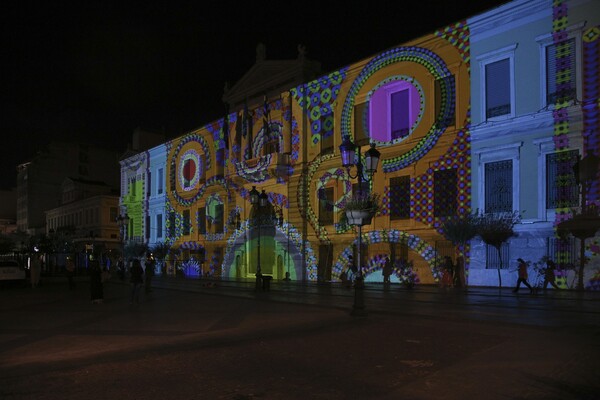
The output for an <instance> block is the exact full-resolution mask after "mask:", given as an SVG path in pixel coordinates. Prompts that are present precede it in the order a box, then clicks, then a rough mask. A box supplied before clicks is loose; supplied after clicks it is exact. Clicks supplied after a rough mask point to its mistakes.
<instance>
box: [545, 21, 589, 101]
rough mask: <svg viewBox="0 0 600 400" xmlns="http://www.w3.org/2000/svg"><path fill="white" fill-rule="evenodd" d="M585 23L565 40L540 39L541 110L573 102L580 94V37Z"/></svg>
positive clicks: (548, 36) (572, 29)
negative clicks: (560, 101)
mask: <svg viewBox="0 0 600 400" xmlns="http://www.w3.org/2000/svg"><path fill="white" fill-rule="evenodd" d="M584 25H585V23H584V22H581V23H579V24H575V25H571V26H569V27H567V28H566V33H567V36H566V39H565V40H564V41H562V42H560V43H554V37H553V36H552V34H551V33H547V34H545V35H541V36H538V37H537V38H536V41H537V42H538V43H539V45H540V61H541V62H540V78H541V82H540V85H541V88H542V90H541V100H540V102H541V104H542V107H546V106H550V105H553V104H556V103H557V102H558V101H559V99H562V101H574V100H576V99H577V98H578V97H579V96H578V94H580V93H581V91H582V87H581V74H580V72H579V71H580V66H581V65H582V60H581V53H582V49H581V35H582V30H583V28H584Z"/></svg>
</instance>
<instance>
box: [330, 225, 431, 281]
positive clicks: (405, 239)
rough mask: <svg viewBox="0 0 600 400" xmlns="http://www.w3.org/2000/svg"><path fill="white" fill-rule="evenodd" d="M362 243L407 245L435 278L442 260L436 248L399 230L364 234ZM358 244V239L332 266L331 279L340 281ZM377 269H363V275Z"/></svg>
mask: <svg viewBox="0 0 600 400" xmlns="http://www.w3.org/2000/svg"><path fill="white" fill-rule="evenodd" d="M362 243H363V244H364V245H369V244H374V243H406V244H407V245H408V247H409V248H410V249H412V250H413V251H415V252H417V253H418V254H420V255H421V257H423V259H424V260H425V261H427V263H428V264H429V267H430V269H431V273H432V275H433V276H434V277H435V276H436V275H437V274H436V270H437V268H438V265H439V263H440V262H441V260H440V259H439V257H438V256H437V253H436V251H435V248H433V247H432V246H431V245H430V244H428V243H427V242H425V241H424V240H422V239H421V238H420V237H418V236H417V235H413V234H410V233H407V232H404V231H400V230H397V229H390V230H386V229H383V230H377V231H370V232H366V233H363V234H362ZM357 244H358V238H356V239H355V240H354V242H353V243H352V244H350V245H349V246H347V247H346V248H345V249H344V250H343V251H342V252H341V253H340V255H339V257H338V259H337V260H336V262H335V263H334V264H333V266H332V270H331V277H332V279H334V280H339V279H340V274H341V273H342V272H343V271H344V270H345V269H346V267H347V266H348V265H349V264H350V258H351V257H352V253H353V252H354V246H356V245H357ZM374 271H375V269H373V270H369V269H363V275H364V276H365V277H366V276H368V275H369V274H370V273H371V272H374Z"/></svg>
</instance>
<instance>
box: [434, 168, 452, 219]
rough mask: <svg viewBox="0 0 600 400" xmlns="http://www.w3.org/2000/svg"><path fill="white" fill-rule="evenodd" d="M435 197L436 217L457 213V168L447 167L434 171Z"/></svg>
mask: <svg viewBox="0 0 600 400" xmlns="http://www.w3.org/2000/svg"><path fill="white" fill-rule="evenodd" d="M433 192H434V194H433V198H434V210H433V213H434V215H435V216H436V217H449V216H452V215H455V214H456V196H457V178H456V170H455V169H445V170H442V171H435V172H434V173H433Z"/></svg>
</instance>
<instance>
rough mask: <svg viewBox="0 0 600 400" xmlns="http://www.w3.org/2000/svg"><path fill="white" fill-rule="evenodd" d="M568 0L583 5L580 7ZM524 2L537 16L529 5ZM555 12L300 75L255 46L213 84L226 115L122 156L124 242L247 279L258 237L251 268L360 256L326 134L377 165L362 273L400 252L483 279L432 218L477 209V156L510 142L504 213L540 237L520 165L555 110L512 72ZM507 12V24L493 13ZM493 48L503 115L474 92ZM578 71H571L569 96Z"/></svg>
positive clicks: (286, 267)
mask: <svg viewBox="0 0 600 400" xmlns="http://www.w3.org/2000/svg"><path fill="white" fill-rule="evenodd" d="M529 3H532V4H531V5H529ZM558 4H561V2H560V1H559V2H558ZM577 4H582V5H581V7H583V9H582V12H584V13H585V12H586V10H585V7H588V5H589V4H588V2H585V1H582V2H577ZM528 7H532V8H533V11H535V12H533V13H531V15H528V14H530V13H529V10H530V8H528ZM555 8H556V6H553V3H552V2H551V1H535V2H526V1H516V2H513V3H510V4H509V5H506V6H503V7H500V8H497V9H494V10H492V11H490V12H489V13H484V14H482V15H480V16H477V17H474V18H472V19H471V20H469V21H466V20H465V21H460V22H457V23H455V24H452V25H451V26H448V27H445V28H442V29H439V30H437V31H435V32H433V33H432V34H429V35H426V36H423V37H420V38H416V39H414V40H412V41H410V42H406V43H403V44H400V45H398V46H396V47H393V48H390V49H387V50H385V51H383V52H380V53H377V54H375V55H374V56H372V57H369V58H367V59H364V60H360V61H358V62H356V63H354V64H351V65H348V66H344V67H342V68H339V69H338V70H335V71H333V72H330V73H328V74H318V75H315V76H313V77H309V78H307V76H308V75H310V74H311V73H314V72H316V71H317V70H318V65H317V64H315V63H314V62H312V61H310V60H308V59H307V58H306V57H305V54H304V53H305V52H304V49H303V48H302V47H299V54H298V59H297V60H290V61H280V62H272V61H270V60H267V59H266V57H265V54H264V47H263V46H259V47H258V49H257V61H256V64H255V65H254V66H253V67H252V68H251V69H250V70H249V71H248V73H247V74H246V75H245V76H244V77H242V79H241V80H240V81H239V82H238V83H236V85H234V86H233V87H232V88H231V89H226V91H225V94H224V96H223V100H224V101H225V102H226V103H227V104H228V106H229V110H230V111H229V112H227V113H226V115H225V116H224V117H222V118H220V119H217V120H215V121H213V122H210V123H208V124H206V125H204V126H202V127H200V128H198V129H196V130H194V131H192V132H189V133H187V134H185V135H182V136H180V137H178V138H176V139H173V140H170V141H168V142H166V143H164V144H162V145H160V146H156V147H154V148H152V149H150V150H149V151H148V152H145V153H138V154H135V155H132V156H131V157H128V158H125V159H124V160H122V161H121V171H122V172H121V181H122V187H121V189H122V198H121V202H120V204H121V208H122V210H121V212H122V213H125V212H127V213H128V215H129V216H130V217H131V222H130V231H131V232H132V234H131V235H130V239H132V240H142V241H145V242H148V243H150V244H156V243H160V242H165V243H168V244H169V245H170V247H171V254H170V255H169V258H168V261H167V263H168V269H167V271H169V272H170V273H174V272H175V271H176V270H180V271H183V272H184V273H185V274H191V275H194V274H203V275H204V274H209V275H213V276H220V277H223V278H231V279H235V278H237V279H242V278H253V277H254V275H255V274H256V272H257V270H256V267H257V265H258V264H259V262H258V257H259V255H258V254H259V253H258V251H257V250H258V248H259V244H260V248H261V251H260V265H261V267H262V273H263V274H265V275H271V276H273V278H274V279H283V278H285V277H286V276H289V278H290V279H292V280H301V281H338V280H340V274H341V273H342V272H343V271H345V270H346V268H347V267H348V265H349V264H350V259H351V258H354V259H355V260H356V255H357V254H359V253H358V252H357V249H356V243H357V237H356V231H355V230H354V228H350V227H348V226H346V225H344V224H342V223H341V221H340V212H339V211H340V210H341V209H342V208H343V207H344V204H345V202H346V200H347V199H348V198H349V196H350V195H351V194H352V192H353V191H356V190H357V187H356V185H357V183H356V180H355V179H351V178H350V177H349V174H348V171H347V170H346V168H344V167H342V163H341V160H340V151H339V145H340V144H341V143H342V140H343V139H344V138H345V137H349V138H351V139H352V140H353V141H354V142H355V143H356V144H358V145H359V146H363V149H364V148H365V147H364V146H367V145H369V143H374V144H375V145H376V146H377V149H378V150H379V151H380V152H381V162H380V166H379V168H378V171H377V172H376V173H375V174H374V176H373V180H372V181H371V182H370V183H369V185H367V186H369V187H368V188H367V187H365V188H364V190H371V191H374V192H377V193H379V194H380V195H381V199H382V205H383V207H382V210H381V211H380V212H379V213H378V214H377V215H376V216H375V217H374V218H373V220H372V222H371V224H370V225H367V226H365V227H363V234H362V237H361V239H362V240H361V242H362V243H363V249H362V251H360V254H361V258H362V260H360V263H361V264H362V265H363V266H364V267H365V270H364V274H365V279H366V280H367V281H377V282H381V281H382V280H383V278H382V274H381V270H382V267H383V264H384V257H385V256H386V255H389V256H390V258H391V259H392V261H398V260H402V261H410V262H412V263H413V265H414V270H415V272H416V273H417V275H418V280H419V282H421V283H426V284H427V283H434V282H436V281H437V280H438V278H439V273H440V272H439V263H440V258H441V256H444V255H450V256H451V257H452V258H453V259H456V258H458V257H463V258H464V259H465V261H466V267H467V268H468V267H469V266H470V265H472V266H473V268H472V269H471V271H470V276H469V280H470V284H473V283H476V284H480V285H494V284H496V280H492V279H491V278H490V277H488V276H487V273H486V272H487V271H486V268H485V265H484V264H482V263H485V255H486V251H485V247H484V246H482V245H481V244H479V243H477V242H474V251H473V253H471V252H470V249H469V247H468V246H467V247H458V248H457V247H454V246H452V245H451V243H450V242H448V241H447V240H446V239H445V238H444V236H443V235H442V231H441V227H440V226H441V222H442V221H443V219H444V218H445V217H449V216H454V215H465V214H469V213H471V212H473V210H474V209H484V207H482V205H481V204H485V201H484V197H482V194H481V193H480V191H481V190H482V189H481V188H485V184H486V183H485V181H484V180H483V179H482V178H481V174H482V171H485V170H486V165H487V164H488V163H491V162H496V161H503V160H505V159H508V160H514V158H513V155H514V154H515V152H516V154H518V156H517V160H519V164H518V165H517V166H516V167H515V168H513V169H512V170H511V171H512V172H511V173H512V175H511V176H512V177H514V176H515V174H517V176H518V179H519V180H518V182H523V184H519V183H518V182H517V183H515V179H513V180H512V181H511V185H512V186H511V187H512V188H515V187H516V189H513V191H511V196H512V198H513V199H514V198H515V197H516V198H517V199H520V200H518V201H513V203H511V206H510V209H511V210H513V209H514V210H522V209H524V207H523V206H525V205H527V206H528V207H527V209H528V211H527V212H526V214H525V215H524V218H525V222H529V221H530V220H534V219H535V220H536V224H523V226H522V227H519V228H518V229H519V231H520V232H521V231H523V232H524V231H529V232H530V233H528V235H531V237H538V238H539V237H542V236H543V237H545V238H547V237H548V235H549V234H550V233H551V232H552V226H553V222H554V219H555V218H557V217H550V216H549V215H551V211H550V213H548V212H547V209H544V210H541V209H540V208H539V206H538V203H539V202H540V201H541V200H539V199H538V197H537V192H538V191H539V190H545V189H539V186H538V181H539V179H542V180H541V181H540V182H545V179H546V178H539V177H538V174H537V172H534V169H533V167H536V168H537V166H538V163H539V162H540V161H539V160H540V158H539V157H538V153H539V154H541V153H540V152H544V153H550V152H551V149H550V147H551V144H552V143H554V142H556V140H555V139H556V135H557V132H558V131H559V130H560V129H562V128H559V126H561V125H560V124H561V120H560V115H562V114H561V113H558V114H560V115H558V116H557V113H556V112H553V111H547V112H543V113H539V112H537V111H538V110H540V108H543V107H545V104H544V106H539V104H537V105H535V104H534V103H535V101H537V102H538V103H539V101H540V97H541V96H542V93H546V92H542V91H541V90H540V91H537V92H536V91H534V90H532V89H531V88H527V87H526V85H527V83H526V82H528V81H529V82H530V83H531V82H533V83H534V84H535V85H536V87H538V86H537V85H539V84H540V83H539V82H540V70H542V69H541V67H540V64H539V63H540V58H539V57H540V51H541V50H540V49H542V48H545V47H543V46H544V45H545V44H546V43H547V37H546V36H544V35H547V34H550V36H549V37H550V38H553V37H554V36H553V35H552V34H553V33H554V32H553V26H556V21H555V20H553V12H556V10H555ZM587 12H588V13H591V14H593V12H591V11H590V10H587ZM596 13H597V12H596ZM538 14H539V16H538ZM506 18H507V20H508V21H510V22H511V23H507V24H503V22H502V21H504V20H505V19H506ZM471 25H473V28H472V27H471ZM595 25H596V24H590V26H595ZM530 26H531V27H530ZM533 28H535V29H533ZM473 29H474V30H475V32H473ZM590 37H591V36H590ZM580 38H581V40H583V31H582V35H581V36H580ZM536 40H537V41H536ZM522 41H528V43H526V44H525V43H524V44H521V42H522ZM529 42H531V43H529ZM515 43H517V44H516V45H515ZM535 46H538V47H535ZM521 48H523V51H522V54H521V50H520V49H521ZM595 49H596V50H595V51H597V45H596V48H595ZM534 50H535V51H534ZM548 51H552V50H548ZM591 51H592V50H589V52H591ZM506 54H508V55H509V56H508V59H509V67H510V68H514V71H516V72H510V75H509V84H510V85H511V86H510V90H509V91H508V98H509V100H510V102H509V103H508V106H509V107H508V112H507V110H506V109H505V108H506V104H504V103H502V102H498V101H496V100H497V98H492V97H486V95H487V93H488V92H489V91H491V89H490V87H492V88H493V86H488V87H486V86H484V85H483V83H482V82H486V80H485V78H483V77H482V71H483V73H487V72H488V71H492V69H493V68H492V67H498V68H496V70H498V71H500V72H499V73H504V69H505V68H506V66H505V62H504V61H502V60H504V58H506V57H505V56H506ZM590 54H591V53H590ZM596 54H597V53H596ZM596 57H597V55H596ZM596 60H597V59H596ZM498 61H500V64H498V65H496V64H494V63H496V62H498ZM503 68H504V69H503ZM307 71H308V75H307V74H306V72H307ZM494 71H495V70H494ZM509 71H513V70H512V69H509ZM587 73H588V75H589V74H590V72H587ZM286 74H287V75H286ZM524 74H525V75H524ZM585 76H586V75H585V74H584V75H581V76H579V75H578V76H577V79H582V85H581V87H582V91H584V90H583V87H585V85H584V84H583V82H584V81H585V79H586V78H585ZM594 76H595V77H596V80H595V81H594V83H592V85H595V88H596V94H594V95H592V94H590V95H591V96H595V99H596V100H597V86H598V81H597V76H598V74H596V75H594ZM495 79H496V78H495ZM544 79H546V78H544ZM548 79H551V78H548ZM590 79H591V78H590ZM517 81H518V83H515V82H517ZM490 82H492V81H490ZM548 87H551V88H553V87H554V86H548ZM502 89H503V90H506V88H505V87H502ZM486 90H487V91H488V92H486ZM494 90H496V89H494ZM498 90H499V89H498ZM590 93H591V92H590ZM504 94H505V93H503V92H502V93H497V96H501V95H504ZM550 97H551V95H550V94H548V98H550ZM484 99H487V100H486V101H487V102H485V101H484ZM534 100H535V101H534ZM496 103H498V104H496ZM596 108H597V102H596ZM488 109H493V110H492V111H491V114H486V113H487V111H488ZM579 109H581V106H579ZM534 110H535V111H534ZM494 113H496V114H494ZM538 114H539V115H540V117H541V119H540V120H537V119H536V116H537V115H538ZM542 114H543V115H542ZM581 118H582V122H581V124H585V122H583V121H585V117H581ZM472 119H473V121H472ZM592 119H593V118H591V117H590V118H589V120H590V121H591V120H592ZM530 120H535V122H533V121H530ZM542 120H543V121H546V122H542V123H541V125H539V126H536V124H539V123H540V122H539V121H542ZM594 123H596V122H594ZM527 124H530V125H532V128H531V129H526V128H524V127H525V126H527ZM544 124H546V125H544ZM522 127H523V128H522ZM473 128H475V129H476V135H475V136H474V137H473V136H472V134H473V132H472V130H473ZM536 129H537V131H536ZM594 132H596V133H595V135H596V138H597V132H598V130H597V129H596V130H595V131H594ZM579 136H580V137H581V136H582V135H581V134H579ZM589 137H591V135H588V139H585V140H588V141H589ZM472 138H473V143H472ZM596 140H597V139H596ZM580 142H581V139H580ZM592 142H593V140H592ZM592 142H590V143H592ZM519 143H521V144H519ZM561 143H562V142H561ZM573 143H574V144H573V146H576V144H575V143H577V141H576V140H574V141H573ZM593 143H596V144H593V145H596V146H597V141H596V142H593ZM472 145H473V146H474V149H475V152H472V149H471V146H472ZM588 145H589V144H588ZM475 146H476V147H475ZM536 146H537V147H536ZM524 153H527V155H524ZM472 155H475V157H474V158H472ZM504 155H506V157H505V156H504ZM499 156H500V159H498V160H496V158H497V157H499ZM494 157H496V158H494ZM536 170H537V169H536ZM515 171H516V172H515ZM472 181H473V190H472ZM524 182H535V185H525V184H524ZM525 186H527V187H526V188H525ZM254 187H256V189H257V190H258V191H259V192H262V191H263V190H264V193H265V194H266V196H267V197H268V203H269V206H268V215H269V216H270V217H272V218H268V219H267V221H266V222H265V221H264V218H263V219H260V218H259V219H257V218H255V216H256V215H257V214H258V210H257V209H253V206H252V205H251V203H250V197H249V193H250V191H251V190H252V189H253V188H254ZM536 187H537V188H538V189H535V188H536ZM529 191H531V193H529ZM534 192H535V196H534ZM595 193H597V190H596V192H595ZM472 194H473V196H472ZM534 198H535V199H537V200H533V199H534ZM529 203H531V204H529ZM540 204H541V203H540ZM529 205H531V207H529ZM254 207H256V206H254ZM546 213H548V216H545V215H544V218H542V217H541V216H542V214H546ZM263 214H264V213H263ZM552 215H556V211H554V214H552ZM537 220H540V221H539V224H538V223H537ZM257 221H260V222H257ZM536 240H538V239H536ZM259 241H260V243H259ZM515 245H516V244H515ZM525 251H526V250H525ZM540 251H541V250H540ZM514 256H515V257H518V255H517V253H514ZM512 257H513V256H512V255H511V258H512ZM475 270H476V271H475ZM394 281H396V282H397V281H398V276H392V282H394Z"/></svg>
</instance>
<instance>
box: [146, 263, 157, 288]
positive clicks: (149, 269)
mask: <svg viewBox="0 0 600 400" xmlns="http://www.w3.org/2000/svg"><path fill="white" fill-rule="evenodd" d="M155 266H156V262H155V261H154V257H153V256H152V254H149V255H148V257H147V258H146V263H145V267H146V273H145V275H146V280H145V288H146V293H150V292H151V291H152V278H153V277H154V272H155V271H154V267H155Z"/></svg>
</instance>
